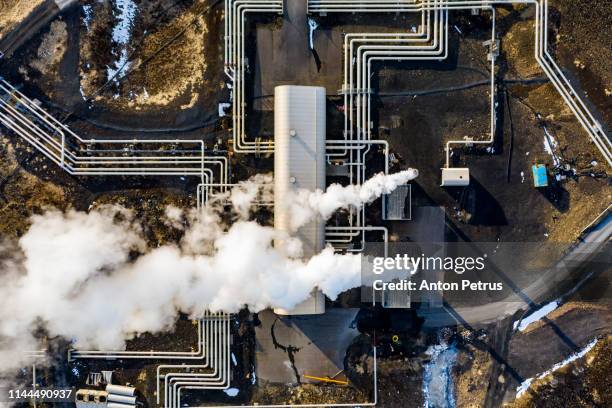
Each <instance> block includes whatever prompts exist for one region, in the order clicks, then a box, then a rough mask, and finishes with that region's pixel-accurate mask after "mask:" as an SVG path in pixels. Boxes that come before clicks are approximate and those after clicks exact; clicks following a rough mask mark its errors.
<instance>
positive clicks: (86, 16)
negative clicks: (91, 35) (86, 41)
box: [83, 4, 93, 31]
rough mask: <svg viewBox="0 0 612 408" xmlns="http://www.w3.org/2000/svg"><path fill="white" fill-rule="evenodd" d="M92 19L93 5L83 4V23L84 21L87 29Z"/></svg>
mask: <svg viewBox="0 0 612 408" xmlns="http://www.w3.org/2000/svg"><path fill="white" fill-rule="evenodd" d="M92 20H93V7H92V6H91V5H89V4H85V5H83V23H85V28H86V29H87V31H89V27H91V21H92Z"/></svg>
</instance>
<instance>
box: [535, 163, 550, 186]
mask: <svg viewBox="0 0 612 408" xmlns="http://www.w3.org/2000/svg"><path fill="white" fill-rule="evenodd" d="M531 172H532V173H533V185H534V186H535V187H548V172H547V171H546V166H545V165H543V164H534V165H533V166H532V167H531Z"/></svg>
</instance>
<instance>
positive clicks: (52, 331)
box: [0, 171, 416, 369]
mask: <svg viewBox="0 0 612 408" xmlns="http://www.w3.org/2000/svg"><path fill="white" fill-rule="evenodd" d="M414 177H416V171H407V172H402V173H398V174H394V175H390V176H384V175H377V176H375V177H374V178H372V179H370V180H368V181H367V182H366V183H365V184H364V185H362V186H361V187H355V186H349V187H342V186H331V187H330V188H329V189H328V190H327V191H326V192H322V191H317V192H305V191H300V192H298V193H297V194H296V198H295V200H294V202H295V203H300V202H303V203H305V204H303V205H297V204H296V205H295V208H293V207H292V210H294V211H296V213H297V212H300V213H299V220H300V223H302V224H303V223H305V222H307V221H308V220H309V219H312V217H323V218H328V217H329V216H331V215H332V214H333V212H334V211H336V210H337V209H339V208H343V207H347V206H351V205H352V206H359V205H361V204H363V203H367V202H371V201H372V200H374V199H375V198H376V197H378V196H380V194H382V193H388V192H390V191H391V190H393V189H394V188H396V187H397V186H398V185H399V184H401V183H405V182H406V181H408V180H410V179H411V178H414ZM270 181H271V180H270V178H269V176H260V177H258V178H256V179H254V180H251V181H250V182H247V183H243V184H242V185H241V186H239V187H238V188H237V189H234V190H233V191H232V192H231V193H230V194H229V196H228V197H226V198H228V199H229V201H230V202H231V204H232V206H233V208H234V211H235V213H236V215H237V221H236V222H234V223H233V224H231V225H224V224H223V222H222V221H221V218H222V217H221V216H220V215H221V211H222V210H221V209H220V207H219V206H207V207H206V208H203V209H201V210H196V209H192V210H187V211H185V210H181V209H178V208H176V207H168V208H167V210H166V223H167V225H169V226H170V227H172V228H176V229H179V230H181V231H183V235H182V239H181V240H180V242H178V243H176V244H169V245H165V246H162V247H158V248H148V247H147V245H146V242H145V239H144V238H143V234H142V228H141V226H140V224H139V222H138V220H136V219H135V217H134V215H133V213H132V212H131V211H129V210H127V209H125V208H123V207H119V206H104V207H101V208H98V209H95V210H93V211H91V212H89V213H84V212H77V211H74V210H71V211H68V212H66V213H61V212H59V211H57V210H51V211H48V212H46V213H45V214H43V215H36V216H33V217H32V218H31V227H30V229H29V231H28V232H27V233H26V234H25V235H24V236H23V237H22V238H21V239H20V240H19V242H18V247H19V249H20V252H21V253H22V256H23V257H22V258H19V257H14V256H13V257H11V258H7V259H6V260H5V261H3V263H2V264H1V265H0V266H1V267H2V274H3V276H2V284H1V286H0V349H1V350H2V352H0V363H2V364H3V365H4V367H5V368H7V369H11V368H18V367H19V366H20V365H22V364H23V363H24V362H23V361H20V359H18V358H16V356H19V355H20V351H22V350H27V349H30V350H34V349H37V348H38V347H39V346H38V345H37V342H36V341H35V340H34V337H33V336H32V331H33V330H34V329H35V328H36V327H39V326H42V327H44V328H45V329H46V331H47V332H48V334H49V335H50V336H62V337H64V338H67V339H72V340H73V341H74V343H75V346H76V347H78V348H84V349H122V348H124V346H125V341H126V340H127V339H130V338H132V337H133V336H135V335H136V334H138V333H143V332H160V331H165V330H169V329H171V328H172V327H173V325H174V323H175V321H176V318H177V315H178V313H179V312H183V313H187V314H189V315H190V316H192V317H198V316H200V315H201V314H202V313H203V311H205V310H211V311H219V310H223V311H226V312H236V311H238V310H239V309H241V308H243V307H244V306H248V307H249V308H250V310H252V311H259V310H262V309H265V308H268V307H280V308H283V309H291V308H292V307H294V306H295V305H296V304H298V303H300V302H301V301H303V300H304V299H306V298H307V297H308V296H309V294H310V293H311V291H312V289H313V288H314V287H317V288H319V289H320V290H322V291H323V293H325V294H326V295H327V296H328V297H330V298H332V299H334V298H336V297H337V296H338V294H340V293H341V292H343V291H345V290H347V289H350V288H352V287H355V286H358V285H360V258H359V256H358V255H352V254H347V255H339V254H335V253H334V250H333V249H332V248H331V247H327V248H325V249H324V250H323V251H322V252H321V253H319V254H316V255H315V256H313V257H312V258H311V259H307V260H304V259H301V258H300V257H299V255H298V254H299V253H301V251H300V248H301V242H300V241H299V240H297V239H296V238H292V237H289V236H286V235H284V234H283V233H282V232H279V231H276V230H274V229H273V228H271V227H268V226H263V225H260V224H257V223H256V222H254V221H249V220H248V213H249V209H250V208H251V207H252V205H253V203H254V202H255V201H256V200H257V199H260V198H262V194H263V196H265V195H266V194H269V188H268V187H264V189H263V190H264V191H263V192H262V190H261V185H262V184H263V185H265V184H271V183H270ZM253 185H256V187H254V186H253ZM257 186H260V187H257ZM277 239H281V240H285V241H290V242H292V246H293V247H294V248H297V249H296V251H295V252H294V255H291V254H289V255H288V254H286V253H283V252H281V251H280V250H278V249H276V248H274V246H273V242H274V240H277ZM0 252H7V250H4V251H2V248H0Z"/></svg>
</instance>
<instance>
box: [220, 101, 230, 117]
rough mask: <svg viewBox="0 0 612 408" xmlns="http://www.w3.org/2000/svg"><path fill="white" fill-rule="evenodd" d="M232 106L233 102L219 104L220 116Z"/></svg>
mask: <svg viewBox="0 0 612 408" xmlns="http://www.w3.org/2000/svg"><path fill="white" fill-rule="evenodd" d="M230 106H232V104H231V103H227V102H223V103H220V104H219V117H220V118H222V117H224V116H225V110H226V109H227V108H229V107H230Z"/></svg>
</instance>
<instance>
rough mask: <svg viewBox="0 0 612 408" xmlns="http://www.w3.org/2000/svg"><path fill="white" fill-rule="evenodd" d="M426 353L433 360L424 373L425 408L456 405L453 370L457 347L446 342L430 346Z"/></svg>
mask: <svg viewBox="0 0 612 408" xmlns="http://www.w3.org/2000/svg"><path fill="white" fill-rule="evenodd" d="M425 354H427V355H429V356H431V361H430V362H429V363H428V364H427V365H425V368H424V373H423V397H424V403H423V407H424V408H435V407H448V408H454V407H455V397H454V390H453V378H452V375H451V371H452V368H453V365H454V364H455V360H456V359H457V348H456V347H455V346H454V345H453V344H451V345H448V344H446V343H444V342H442V343H441V344H437V345H435V346H429V348H428V349H427V351H425Z"/></svg>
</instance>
